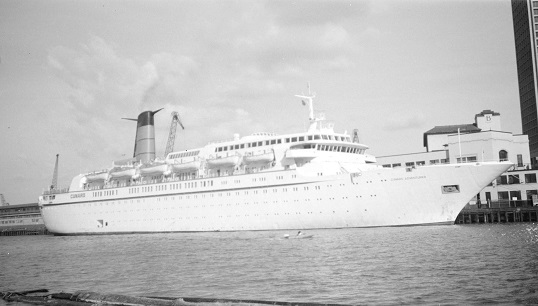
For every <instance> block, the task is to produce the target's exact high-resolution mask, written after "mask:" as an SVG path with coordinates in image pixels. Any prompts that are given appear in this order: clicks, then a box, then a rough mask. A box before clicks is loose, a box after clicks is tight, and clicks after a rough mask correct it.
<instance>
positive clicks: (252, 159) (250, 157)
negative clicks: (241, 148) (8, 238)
mask: <svg viewBox="0 0 538 306" xmlns="http://www.w3.org/2000/svg"><path fill="white" fill-rule="evenodd" d="M273 160H275V154H274V153H273V150H267V151H262V152H249V153H247V154H245V156H243V163H245V164H254V163H270V162H272V161H273Z"/></svg>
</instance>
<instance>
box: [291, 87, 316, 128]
mask: <svg viewBox="0 0 538 306" xmlns="http://www.w3.org/2000/svg"><path fill="white" fill-rule="evenodd" d="M307 84H308V96H305V95H295V96H296V97H298V98H301V99H304V100H302V102H303V105H306V104H308V110H309V112H308V120H309V121H310V127H309V128H308V130H309V131H313V130H315V129H316V125H317V124H316V123H317V121H318V120H316V118H315V117H314V98H315V97H316V93H311V92H310V83H307ZM305 100H306V101H307V102H305Z"/></svg>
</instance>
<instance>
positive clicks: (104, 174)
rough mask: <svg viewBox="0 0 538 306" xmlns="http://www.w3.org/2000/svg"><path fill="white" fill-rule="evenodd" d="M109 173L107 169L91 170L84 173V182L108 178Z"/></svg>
mask: <svg viewBox="0 0 538 306" xmlns="http://www.w3.org/2000/svg"><path fill="white" fill-rule="evenodd" d="M108 177H109V174H108V171H99V172H92V173H88V174H86V175H85V178H86V182H88V183H91V182H97V181H106V180H108Z"/></svg>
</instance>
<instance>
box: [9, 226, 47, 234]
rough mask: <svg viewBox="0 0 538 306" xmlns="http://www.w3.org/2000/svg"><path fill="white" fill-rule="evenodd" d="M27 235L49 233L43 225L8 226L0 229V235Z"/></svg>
mask: <svg viewBox="0 0 538 306" xmlns="http://www.w3.org/2000/svg"><path fill="white" fill-rule="evenodd" d="M28 235H50V233H49V231H47V228H46V227H45V225H41V226H39V225H38V226H29V227H9V228H4V229H2V230H0V236H28Z"/></svg>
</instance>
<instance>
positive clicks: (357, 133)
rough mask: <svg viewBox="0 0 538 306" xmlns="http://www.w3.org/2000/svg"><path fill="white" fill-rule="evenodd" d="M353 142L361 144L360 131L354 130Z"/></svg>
mask: <svg viewBox="0 0 538 306" xmlns="http://www.w3.org/2000/svg"><path fill="white" fill-rule="evenodd" d="M353 142H354V143H359V129H354V130H353Z"/></svg>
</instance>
